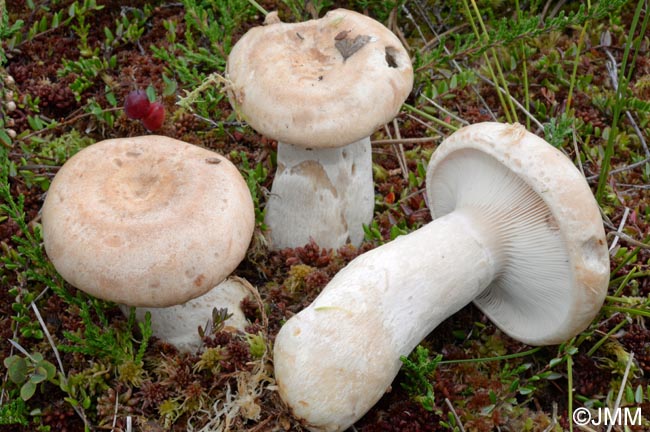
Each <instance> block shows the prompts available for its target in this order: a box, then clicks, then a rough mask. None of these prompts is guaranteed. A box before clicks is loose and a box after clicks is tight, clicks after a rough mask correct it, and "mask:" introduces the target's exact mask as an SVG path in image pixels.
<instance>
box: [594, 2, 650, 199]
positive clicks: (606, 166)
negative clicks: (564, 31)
mask: <svg viewBox="0 0 650 432" xmlns="http://www.w3.org/2000/svg"><path fill="white" fill-rule="evenodd" d="M644 3H645V2H644V1H643V0H639V1H638V2H637V5H636V11H635V12H634V17H633V18H632V25H630V31H629V33H628V36H627V41H628V43H627V44H625V51H624V53H623V60H622V61H621V73H620V74H619V76H620V77H621V79H620V81H619V82H618V85H617V87H616V103H615V104H614V111H613V114H612V127H611V129H610V131H609V136H608V137H607V145H606V147H605V154H604V156H603V162H602V164H601V168H600V177H599V178H598V188H597V189H596V200H597V201H598V202H599V203H602V199H603V194H604V193H605V186H606V185H607V178H608V177H609V170H610V165H611V159H612V155H613V154H614V141H615V139H616V136H617V135H618V121H619V118H620V116H621V112H622V110H623V103H624V101H623V91H624V89H625V90H627V83H628V81H629V80H628V76H631V75H626V74H625V71H626V70H627V62H628V59H629V57H630V49H631V48H632V45H633V43H632V41H634V33H635V31H636V27H637V25H638V23H639V18H640V16H641V11H642V10H643V5H644ZM649 16H650V14H647V13H646V16H645V18H644V22H643V27H644V28H646V26H647V23H648V17H649ZM641 40H642V38H639V39H637V41H636V43H634V45H635V53H636V52H637V51H638V49H639V46H640V44H641ZM635 60H636V54H635V55H634V58H633V61H632V63H631V66H632V67H630V71H629V74H631V73H632V69H633V67H634V61H635Z"/></svg>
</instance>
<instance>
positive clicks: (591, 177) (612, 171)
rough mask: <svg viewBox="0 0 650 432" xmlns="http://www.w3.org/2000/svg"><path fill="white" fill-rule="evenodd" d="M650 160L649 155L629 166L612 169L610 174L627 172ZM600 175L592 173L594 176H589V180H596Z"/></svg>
mask: <svg viewBox="0 0 650 432" xmlns="http://www.w3.org/2000/svg"><path fill="white" fill-rule="evenodd" d="M649 162H650V157H647V158H645V159H643V160H642V161H639V162H635V163H633V164H630V165H627V166H624V167H621V168H617V169H613V170H610V171H609V174H610V175H611V174H618V173H622V172H625V171H629V170H633V169H635V168H639V167H642V166H643V165H645V164H647V163H649ZM598 177H599V176H598V175H592V176H589V177H587V180H588V181H594V180H596V179H598Z"/></svg>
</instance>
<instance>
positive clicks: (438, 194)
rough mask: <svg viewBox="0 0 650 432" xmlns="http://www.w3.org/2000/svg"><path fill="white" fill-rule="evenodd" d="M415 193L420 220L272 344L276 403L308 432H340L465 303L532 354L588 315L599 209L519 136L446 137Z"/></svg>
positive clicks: (520, 132)
mask: <svg viewBox="0 0 650 432" xmlns="http://www.w3.org/2000/svg"><path fill="white" fill-rule="evenodd" d="M427 194H428V202H429V206H430V210H431V214H432V216H433V218H434V221H433V222H431V223H429V224H428V225H426V226H424V227H422V228H420V229H418V230H416V231H414V232H412V233H410V234H408V235H404V236H401V237H398V238H397V239H395V240H394V241H392V242H390V243H387V244H385V245H383V246H380V247H378V248H376V249H374V250H372V251H369V252H367V253H364V254H362V255H360V256H359V257H357V258H356V259H354V260H353V261H352V262H350V264H348V266H346V267H345V268H344V269H343V270H341V271H340V272H339V273H338V274H337V275H336V276H335V277H334V278H333V279H332V280H331V281H330V283H329V284H328V285H327V286H326V287H325V289H324V290H323V292H322V293H321V294H320V295H319V296H318V297H317V298H316V300H315V301H314V302H313V303H312V304H311V305H310V306H309V307H307V308H306V309H304V310H303V311H301V312H300V313H298V314H297V315H295V316H294V317H292V318H291V319H289V320H288V321H287V322H286V324H285V325H284V326H283V327H282V328H281V330H280V332H279V334H278V335H277V338H276V340H275V353H274V364H275V376H276V379H277V383H278V388H279V393H280V396H281V397H282V398H283V399H284V401H285V402H286V403H287V404H288V405H289V406H290V407H291V409H292V410H293V412H294V414H295V415H296V416H297V417H300V418H302V419H304V420H305V421H306V423H307V424H308V425H309V427H310V429H311V430H313V431H340V430H343V429H345V428H347V427H348V426H350V425H351V424H353V423H354V422H355V421H356V420H357V419H359V418H360V417H361V416H362V415H363V414H364V413H365V412H366V411H367V410H369V409H370V408H371V407H372V406H373V405H374V404H375V402H377V400H379V398H380V397H381V396H382V394H383V393H384V392H385V391H386V389H387V388H388V387H389V386H390V384H391V382H392V380H393V379H394V378H395V376H396V374H397V372H398V371H399V369H400V365H401V364H400V356H405V355H408V354H409V352H410V351H411V350H412V349H413V348H415V346H416V345H417V344H418V343H420V341H421V340H422V339H423V338H424V337H425V336H426V335H427V334H428V333H430V332H431V331H432V330H433V329H434V328H435V327H436V326H437V325H438V324H440V323H441V322H442V321H443V320H444V319H446V318H447V317H449V316H450V315H452V314H454V313H455V312H456V311H458V310H459V309H461V308H462V307H463V306H465V305H467V304H468V303H469V302H471V301H474V303H475V304H476V305H477V306H478V307H479V308H480V309H481V310H482V311H483V312H484V313H485V314H486V315H487V316H488V317H489V318H490V319H491V320H492V321H493V322H494V323H495V324H496V325H497V326H498V327H499V328H500V329H501V330H502V331H503V332H505V333H507V334H508V335H510V336H511V337H513V338H515V339H518V340H520V341H522V342H524V343H527V344H532V345H547V344H557V343H560V342H562V341H565V340H566V339H568V338H571V337H572V336H574V335H576V334H577V333H579V332H580V331H582V330H583V329H584V328H585V327H586V326H588V325H589V323H590V322H591V320H592V319H593V318H594V317H595V315H596V313H597V312H598V310H599V309H600V306H601V304H602V302H603V300H604V297H605V294H606V291H607V285H608V275H609V257H608V252H607V246H606V242H605V234H604V229H603V225H602V221H601V218H600V213H599V208H598V205H597V203H596V201H595V199H594V198H593V195H592V194H591V191H590V189H589V187H588V185H587V183H586V181H585V180H584V177H583V176H582V175H581V174H580V172H579V171H578V170H577V169H576V168H575V167H574V165H573V164H572V163H571V161H570V160H569V159H568V158H566V157H565V156H564V155H563V154H562V153H561V152H560V151H558V150H557V149H555V148H553V147H552V146H550V145H549V144H548V143H546V142H545V141H544V140H542V139H541V138H539V137H537V136H535V135H533V134H531V133H529V132H527V131H526V130H525V129H524V128H523V126H521V125H518V124H515V125H505V124H498V123H482V124H475V125H472V126H468V127H466V128H463V129H461V130H459V131H458V132H456V133H454V134H453V135H451V136H450V137H448V138H447V139H446V140H445V141H444V142H443V143H442V144H441V145H440V146H439V148H438V149H437V150H436V152H435V153H434V155H433V157H432V158H431V161H430V163H429V166H428V171H427Z"/></svg>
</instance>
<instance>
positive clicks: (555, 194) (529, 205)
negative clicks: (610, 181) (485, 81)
mask: <svg viewBox="0 0 650 432" xmlns="http://www.w3.org/2000/svg"><path fill="white" fill-rule="evenodd" d="M427 193H428V199H429V206H430V209H431V214H432V216H433V217H434V219H435V218H437V217H441V216H444V215H445V214H447V213H450V212H451V211H459V210H460V211H462V209H463V208H464V207H473V208H475V209H478V210H479V213H480V214H481V215H482V220H483V221H484V222H485V224H486V227H489V229H486V231H489V232H491V233H493V234H494V235H495V237H499V238H500V239H501V243H500V244H498V245H496V246H495V247H494V248H493V250H495V251H496V252H495V255H496V258H495V259H496V260H498V261H500V262H501V263H502V266H501V268H500V269H499V270H498V272H497V275H496V277H495V280H494V281H493V282H492V283H491V284H490V286H489V287H488V288H487V289H486V290H485V291H484V292H483V293H482V294H481V295H480V296H479V297H478V298H477V299H475V300H474V303H475V304H476V305H477V306H478V307H479V308H480V309H481V310H483V312H484V313H485V314H486V315H488V316H489V318H490V319H491V320H492V321H493V322H494V323H495V324H496V325H497V326H499V327H500V328H501V329H502V330H503V331H504V332H506V333H508V334H509V335H510V336H512V337H514V338H515V339H518V340H520V341H522V342H526V343H529V344H533V345H545V344H555V343H561V342H563V341H565V340H566V339H568V338H571V337H573V336H574V335H576V334H577V333H579V332H580V331H582V330H583V329H584V328H586V327H587V326H588V325H589V323H590V322H591V321H592V320H593V319H594V317H595V316H596V314H597V313H598V311H599V310H600V307H601V306H602V303H603V301H604V298H605V295H606V293H607V286H608V282H609V253H608V250H607V243H606V238H605V232H604V228H603V223H602V219H601V216H600V211H599V208H598V204H597V203H596V200H595V199H594V197H593V194H592V192H591V190H590V189H589V186H588V184H587V182H586V181H585V179H584V176H583V175H582V174H581V173H580V172H579V171H578V169H577V168H576V167H575V166H574V165H573V163H572V162H571V160H570V159H568V158H567V157H566V156H565V155H564V154H562V153H561V152H560V151H559V150H557V149H556V148H554V147H552V146H551V145H549V144H548V143H547V142H546V141H544V140H543V139H541V138H540V137H538V136H536V135H534V134H532V133H530V132H528V131H526V129H525V128H524V127H523V126H521V125H519V124H512V125H510V124H501V123H491V122H487V123H479V124H474V125H471V126H468V127H465V128H462V129H461V130H459V131H458V132H455V133H454V134H452V135H451V136H450V137H448V138H447V139H446V140H445V141H444V142H443V143H442V144H441V145H440V146H439V147H438V149H437V150H436V151H435V152H434V154H433V156H432V158H431V161H430V163H429V167H428V171H427Z"/></svg>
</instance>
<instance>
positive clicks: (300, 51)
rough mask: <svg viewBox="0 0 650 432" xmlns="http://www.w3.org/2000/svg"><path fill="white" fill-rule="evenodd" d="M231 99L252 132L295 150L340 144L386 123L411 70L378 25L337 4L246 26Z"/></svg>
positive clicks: (231, 60) (232, 60)
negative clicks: (302, 17) (320, 13)
mask: <svg viewBox="0 0 650 432" xmlns="http://www.w3.org/2000/svg"><path fill="white" fill-rule="evenodd" d="M226 72H227V78H228V79H229V80H230V81H231V82H232V86H231V87H230V88H229V91H228V95H229V98H230V102H231V104H232V105H233V106H234V107H235V109H236V110H237V111H238V112H239V113H240V115H241V116H242V117H243V118H244V119H245V120H246V122H248V123H249V124H250V126H251V127H253V129H255V130H257V131H258V132H260V133H261V134H263V135H266V136H268V137H271V138H273V139H276V140H278V141H281V142H284V143H287V144H293V145H296V146H301V147H308V148H318V147H339V146H343V145H347V144H350V143H352V142H354V141H358V140H360V139H362V138H364V137H367V136H370V135H371V134H372V133H373V132H374V131H375V130H376V129H377V128H379V127H380V126H381V125H383V124H385V123H386V122H388V121H390V120H391V119H392V118H393V117H395V115H397V113H398V112H399V109H400V107H401V105H402V103H403V102H404V100H405V99H406V97H407V96H408V94H409V93H410V91H411V88H412V86H413V67H412V65H411V60H410V58H409V56H408V53H407V52H406V50H405V49H404V47H403V46H402V43H401V42H400V41H399V39H398V38H397V37H396V36H395V35H394V34H393V33H392V32H391V31H390V30H388V29H387V28H386V27H384V26H383V25H382V24H381V23H379V22H377V21H375V20H373V19H371V18H369V17H367V16H365V15H362V14H359V13H356V12H352V11H348V10H345V9H336V10H333V11H330V12H328V13H327V14H326V15H325V16H324V17H323V18H320V19H317V20H311V21H306V22H302V23H294V24H287V23H282V22H275V23H273V24H268V25H265V26H261V27H255V28H253V29H251V30H249V31H248V32H247V33H246V34H245V35H244V36H243V37H242V38H241V39H240V40H239V41H238V42H237V43H236V44H235V46H234V47H233V49H232V51H231V53H230V56H229V57H228V65H227V70H226Z"/></svg>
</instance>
